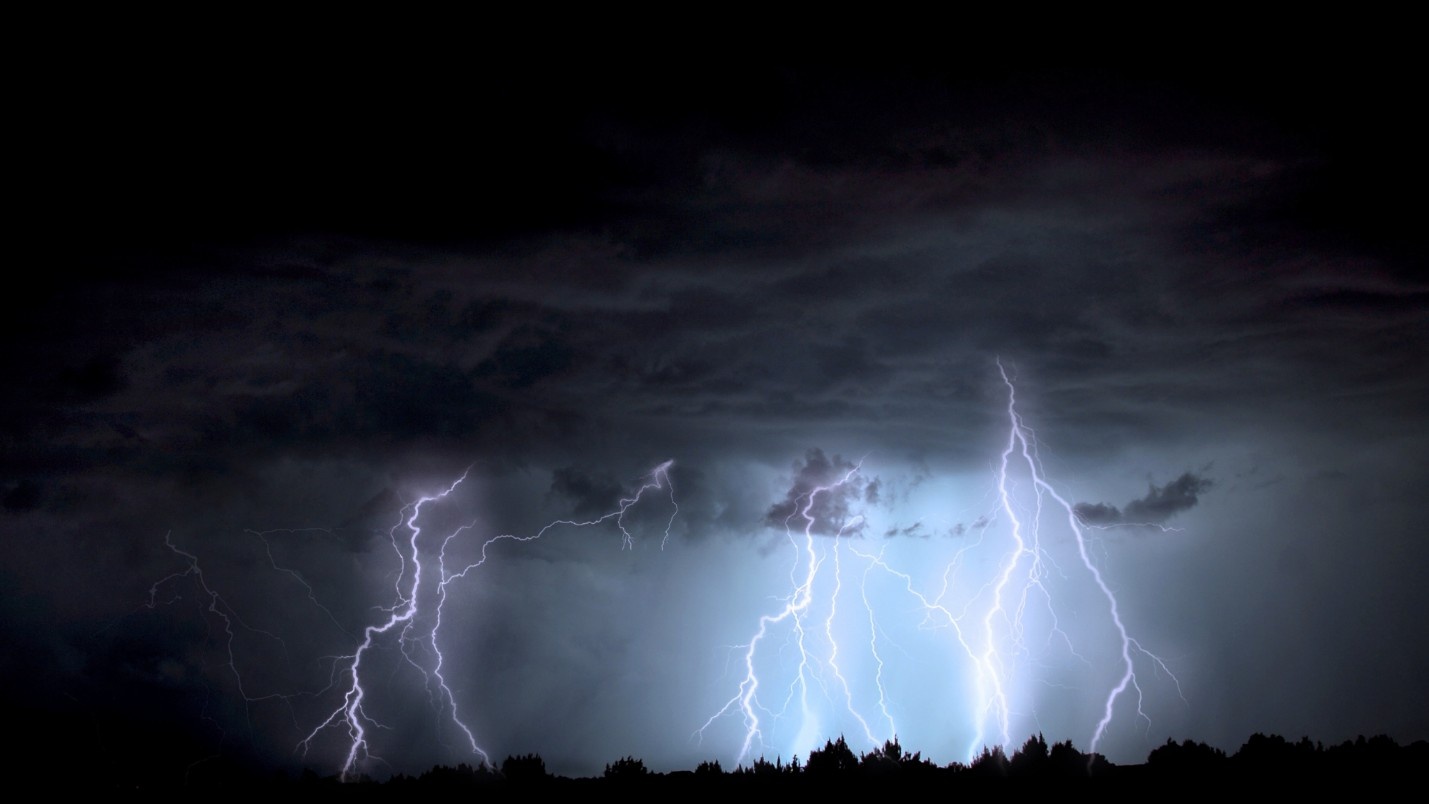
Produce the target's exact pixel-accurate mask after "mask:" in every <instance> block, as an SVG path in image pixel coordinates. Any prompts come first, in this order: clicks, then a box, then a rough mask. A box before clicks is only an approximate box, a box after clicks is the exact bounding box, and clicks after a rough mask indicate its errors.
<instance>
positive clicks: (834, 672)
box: [692, 362, 1180, 764]
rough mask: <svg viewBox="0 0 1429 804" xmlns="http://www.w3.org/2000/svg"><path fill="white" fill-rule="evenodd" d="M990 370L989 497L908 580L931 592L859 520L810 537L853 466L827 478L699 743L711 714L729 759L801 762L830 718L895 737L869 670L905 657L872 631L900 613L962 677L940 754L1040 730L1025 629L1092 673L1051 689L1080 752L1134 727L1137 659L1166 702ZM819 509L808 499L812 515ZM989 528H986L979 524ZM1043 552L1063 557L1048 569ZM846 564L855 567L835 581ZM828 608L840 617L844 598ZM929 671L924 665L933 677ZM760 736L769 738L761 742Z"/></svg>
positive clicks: (1082, 529) (796, 528)
mask: <svg viewBox="0 0 1429 804" xmlns="http://www.w3.org/2000/svg"><path fill="white" fill-rule="evenodd" d="M998 369H999V372H1000V373H1001V376H1002V380H1003V382H1004V384H1005V385H1006V388H1007V413H1006V415H1007V438H1006V441H1005V446H1004V447H1003V449H1002V452H1001V455H1000V458H999V460H998V462H997V464H996V468H995V472H994V473H995V484H994V485H995V490H994V492H993V494H992V496H993V497H994V498H995V499H994V500H993V501H992V503H991V505H990V509H991V510H989V511H988V512H987V514H986V515H985V517H984V518H983V519H982V520H981V522H982V523H983V527H981V528H979V529H977V531H976V532H975V533H974V531H972V530H969V531H968V534H969V539H968V541H967V542H965V543H963V544H962V545H961V546H960V547H959V548H957V549H956V550H955V551H953V555H952V556H951V558H950V559H949V560H948V561H947V563H946V564H945V565H944V568H943V571H942V572H941V574H940V576H939V579H938V581H936V582H934V583H927V582H926V581H924V584H925V585H927V586H934V587H936V591H929V590H925V589H920V588H919V581H918V580H917V579H915V577H914V574H913V573H911V572H906V571H903V570H902V569H899V568H896V567H895V566H894V565H893V563H892V562H891V561H890V560H887V559H886V557H885V552H886V551H884V550H881V549H876V548H870V547H869V545H870V544H871V541H870V540H868V539H862V538H859V536H860V532H861V530H862V529H863V526H864V525H865V524H866V523H865V521H864V516H863V515H862V514H853V513H848V514H845V515H844V516H845V517H846V519H847V521H843V522H826V523H824V527H823V530H822V533H821V534H816V520H817V518H818V517H817V512H816V509H817V508H818V507H819V506H820V504H821V498H823V497H824V496H825V495H830V496H831V497H835V496H839V495H842V496H844V498H845V499H847V498H849V497H851V496H856V492H857V487H856V484H857V483H858V475H859V472H860V471H861V469H862V462H860V464H859V465H856V466H854V467H852V468H850V469H848V470H847V471H846V472H845V473H844V474H843V475H842V477H838V478H836V479H834V480H832V481H831V482H828V483H827V484H826V485H822V486H818V487H815V488H812V489H810V490H808V491H807V492H805V493H804V494H803V495H802V496H800V497H799V498H798V500H797V501H796V506H795V510H794V512H793V513H791V514H790V515H789V517H788V519H787V520H786V521H785V532H786V535H787V537H788V540H789V545H790V547H791V549H792V552H793V556H794V559H793V564H792V567H791V569H790V573H789V591H788V592H787V594H785V595H783V596H781V598H780V599H779V601H780V602H779V604H778V608H777V610H775V611H772V612H771V613H768V614H765V615H763V616H761V617H760V618H759V621H758V625H757V628H756V629H755V630H754V633H753V635H752V636H751V637H750V638H749V639H748V641H747V642H744V643H743V644H740V645H737V646H734V647H733V648H732V649H733V650H734V652H735V655H736V656H737V657H738V660H737V662H735V664H736V665H737V666H738V667H740V668H741V669H742V678H740V680H739V684H738V688H737V690H736V691H735V693H734V695H733V696H731V697H730V698H729V699H728V700H727V701H726V702H725V703H724V705H723V706H722V707H720V708H719V709H718V710H717V711H716V712H715V713H714V714H713V715H712V716H710V717H709V719H708V720H706V721H705V722H704V724H703V725H702V726H700V728H699V729H697V730H696V731H695V733H694V735H692V737H693V738H695V739H699V740H703V738H704V737H705V736H706V735H707V733H708V732H709V731H710V730H711V729H712V728H714V727H715V726H716V724H717V722H719V721H721V720H723V719H726V718H731V717H733V718H736V719H738V720H742V725H743V737H742V740H741V742H740V745H739V751H738V754H737V756H736V761H737V762H738V763H740V764H743V763H744V762H745V761H747V760H750V759H752V758H756V757H761V756H764V755H765V754H767V753H774V752H777V753H779V754H780V755H782V756H790V755H795V756H797V755H798V754H801V753H802V754H804V755H805V756H808V753H809V752H810V751H811V750H813V749H816V748H818V747H819V746H820V745H821V744H822V743H823V741H824V740H826V739H828V738H830V737H831V736H832V735H830V734H828V733H827V732H828V731H831V730H832V729H831V728H830V727H831V726H832V724H834V723H841V724H843V726H844V727H846V728H848V729H850V730H851V731H852V733H851V734H848V735H847V737H849V738H850V741H851V743H852V742H854V741H858V740H861V741H862V742H864V743H866V744H867V745H868V746H870V748H873V749H877V748H879V747H881V746H882V745H883V744H884V742H885V741H887V740H896V739H897V737H898V724H897V722H895V720H896V718H895V712H896V711H898V708H897V707H895V706H894V705H893V699H894V695H892V694H891V689H890V684H888V683H887V682H886V680H885V671H886V670H889V669H891V668H890V667H889V665H890V663H891V662H892V657H894V656H895V654H900V653H901V654H902V655H903V656H908V657H909V658H911V655H910V654H908V652H907V651H906V650H903V647H902V645H900V644H899V643H898V642H896V641H894V639H893V638H892V637H891V636H889V634H888V631H889V630H891V629H889V628H885V627H884V625H881V624H880V623H883V622H886V621H887V620H888V619H889V618H890V617H895V616H897V617H905V618H906V616H907V614H908V613H909V612H911V613H912V614H913V615H914V616H915V617H916V618H917V619H918V620H919V624H918V628H919V629H920V630H932V631H933V632H935V633H940V634H946V639H947V640H949V643H948V645H949V648H948V650H946V651H945V652H943V653H942V654H941V655H944V656H951V657H953V658H952V660H951V663H952V664H955V665H958V667H956V668H953V667H949V668H946V672H943V673H942V675H943V677H944V678H946V679H947V681H945V682H944V683H946V684H949V685H955V684H957V683H958V682H956V681H954V680H953V678H954V676H955V675H956V676H957V677H958V678H962V679H964V680H966V681H968V682H970V683H964V684H963V686H964V687H966V688H967V691H966V693H965V694H966V699H965V700H964V701H962V702H961V704H960V705H959V706H957V710H958V711H954V712H949V713H948V720H950V721H951V720H955V719H958V718H959V717H960V716H961V717H962V718H965V720H966V722H965V723H964V724H963V726H962V727H961V728H959V730H958V731H959V732H960V733H964V734H967V735H969V739H968V742H967V743H965V744H963V745H961V746H957V747H954V749H953V750H961V752H962V753H963V755H964V756H965V757H966V758H969V759H971V758H973V757H975V756H976V754H977V752H979V751H980V750H983V749H986V748H989V747H992V746H999V747H1003V748H1004V749H1005V750H1008V751H1010V749H1011V748H1015V747H1017V746H1016V744H1015V743H1014V742H1013V741H1014V738H1015V737H1018V736H1019V735H1018V734H1016V733H1015V726H1014V723H1015V722H1016V723H1026V722H1030V723H1032V724H1036V723H1040V720H1039V718H1038V712H1037V711H1036V704H1035V702H1032V701H1031V698H1033V697H1034V696H1031V695H1026V694H1020V693H1019V690H1020V689H1022V688H1026V687H1029V686H1033V687H1034V688H1035V686H1036V683H1035V682H1034V683H1033V684H1032V685H1029V684H1028V683H1027V680H1026V677H1027V676H1036V675H1038V671H1039V669H1040V667H1039V662H1040V661H1041V659H1040V656H1041V652H1039V651H1034V650H1032V648H1033V647H1034V646H1032V645H1031V644H1030V642H1031V639H1030V637H1031V634H1030V633H1029V632H1030V631H1031V630H1032V629H1033V628H1034V627H1035V628H1036V629H1037V631H1038V634H1039V635H1041V636H1042V639H1043V641H1044V643H1045V645H1044V646H1041V647H1045V646H1046V645H1054V643H1055V647H1056V648H1058V649H1060V651H1061V652H1062V653H1063V654H1064V655H1065V657H1067V658H1068V659H1069V660H1070V661H1073V662H1076V663H1078V664H1079V665H1082V666H1085V668H1086V672H1085V673H1084V675H1083V676H1082V677H1081V678H1082V679H1083V680H1084V683H1086V682H1085V680H1086V679H1096V682H1095V683H1096V684H1097V687H1096V689H1086V688H1085V687H1081V688H1078V689H1075V690H1071V689H1069V690H1063V691H1062V694H1064V695H1075V696H1078V697H1079V698H1081V699H1084V700H1086V699H1090V700H1095V701H1096V702H1097V703H1096V704H1095V705H1094V706H1093V707H1089V708H1094V710H1095V714H1094V715H1093V718H1094V719H1095V723H1094V724H1093V723H1091V722H1088V723H1087V724H1086V728H1087V733H1086V734H1085V735H1084V736H1081V737H1079V738H1078V739H1077V741H1076V742H1077V743H1078V744H1079V745H1082V746H1086V745H1088V742H1084V740H1089V748H1090V751H1091V752H1092V753H1093V754H1095V753H1096V752H1097V750H1098V747H1099V746H1100V745H1101V743H1102V741H1103V738H1104V737H1105V736H1106V734H1107V730H1108V727H1109V726H1111V724H1112V722H1113V720H1114V718H1115V717H1116V715H1117V713H1118V710H1119V709H1121V708H1124V707H1130V708H1132V709H1134V711H1135V714H1136V717H1137V718H1138V719H1140V720H1141V721H1144V722H1145V724H1146V725H1147V726H1148V727H1149V726H1150V719H1149V717H1148V716H1147V715H1146V713H1145V710H1144V701H1143V688H1142V682H1141V680H1140V679H1138V676H1137V670H1138V665H1139V664H1142V663H1144V664H1145V665H1146V666H1149V667H1150V668H1151V669H1152V670H1154V671H1156V672H1157V673H1164V674H1165V675H1166V676H1167V677H1168V678H1169V679H1170V681H1171V683H1172V684H1174V685H1175V688H1176V692H1177V694H1178V695H1179V694H1180V683H1179V681H1178V680H1177V679H1176V677H1175V676H1174V675H1173V674H1171V671H1170V669H1169V668H1168V667H1167V665H1166V663H1165V662H1163V661H1162V660H1161V659H1160V658H1159V657H1158V656H1156V655H1155V654H1152V653H1151V652H1150V651H1148V650H1146V649H1145V648H1143V647H1142V645H1141V643H1139V642H1138V641H1137V640H1136V639H1135V638H1134V637H1133V636H1132V635H1131V633H1130V631H1129V630H1128V628H1127V626H1126V623H1125V622H1124V621H1123V618H1122V608H1121V606H1120V604H1119V602H1118V600H1117V596H1116V594H1115V593H1114V591H1113V589H1112V586H1111V585H1110V584H1109V583H1108V582H1107V580H1106V578H1105V577H1104V576H1103V574H1102V571H1101V569H1099V568H1098V566H1097V564H1096V563H1094V562H1093V560H1092V556H1091V555H1090V554H1089V552H1088V546H1089V545H1088V537H1087V529H1088V526H1087V525H1086V524H1084V523H1083V522H1081V521H1080V520H1079V519H1078V517H1077V515H1076V513H1075V511H1074V507H1073V505H1072V503H1071V502H1069V501H1068V500H1067V499H1066V498H1065V497H1063V496H1062V495H1061V494H1059V493H1058V492H1057V490H1056V489H1055V488H1053V486H1052V485H1051V484H1050V483H1049V482H1048V481H1047V480H1046V478H1045V476H1044V472H1043V469H1042V464H1041V460H1040V459H1039V457H1038V454H1037V442H1036V438H1035V435H1034V433H1033V431H1032V430H1031V428H1029V427H1028V426H1027V425H1025V424H1024V423H1023V420H1022V417H1021V415H1020V414H1019V413H1018V411H1017V404H1016V403H1017V399H1016V389H1015V387H1014V384H1013V382H1012V380H1011V379H1010V378H1009V376H1008V374H1007V371H1006V369H1005V368H1003V366H1002V365H1001V363H1000V362H999V363H998ZM829 502H830V501H829V500H827V499H825V500H822V503H823V504H824V505H825V506H826V507H827V506H828V503H829ZM829 510H833V509H832V508H830V509H829ZM999 521H1000V525H1001V526H1000V527H999V528H997V529H996V530H995V531H994V530H993V529H991V528H989V527H987V525H989V524H991V523H994V522H999ZM1057 521H1064V522H1065V529H1062V528H1060V527H1059V528H1057V529H1056V535H1050V534H1049V533H1048V531H1050V530H1051V529H1052V525H1053V524H1055V523H1056V522H1057ZM835 531H836V532H835ZM1004 534H1005V535H1004ZM830 537H832V538H830ZM1054 548H1055V549H1054ZM973 551H978V553H979V556H980V558H981V564H980V567H981V574H980V575H974V578H973V582H972V583H959V582H955V580H954V579H955V578H956V577H957V576H959V575H960V574H964V575H965V574H967V573H966V571H965V570H966V566H965V565H966V564H969V563H971V558H972V557H971V553H972V552H973ZM845 552H847V553H849V554H851V556H852V559H850V558H848V557H846V556H844V555H843V554H844V553H845ZM989 554H990V555H991V556H992V558H990V559H989V558H988V556H989ZM1057 555H1061V556H1063V559H1062V561H1061V562H1060V563H1059V562H1058V561H1057V559H1056V556H1057ZM830 559H832V560H830ZM850 565H854V566H855V567H861V569H860V570H859V571H858V572H856V573H854V572H851V571H850V570H849V569H847V568H848V567H849V566H850ZM920 569H922V568H920ZM845 574H849V575H850V576H851V578H852V577H856V578H857V579H858V581H857V582H858V586H859V594H858V600H857V601H856V603H855V604H854V607H855V608H854V611H853V612H852V613H851V614H848V613H846V614H844V615H843V618H844V619H843V622H844V623H845V624H844V625H842V626H840V627H837V628H836V626H835V621H836V620H837V619H839V618H840V597H841V596H842V595H844V594H845V583H844V576H845ZM874 576H878V577H881V578H883V579H884V580H883V584H884V586H883V587H880V588H881V589H888V588H894V589H896V590H897V591H898V593H899V594H901V595H903V596H904V597H903V600H904V601H905V603H904V604H903V605H902V606H893V607H891V609H892V611H890V607H889V606H888V605H887V601H888V600H889V598H888V596H887V594H883V595H879V596H877V600H878V605H875V603H874V597H873V596H871V595H870V592H869V589H870V585H871V583H872V579H873V578H874ZM1052 580H1055V581H1056V583H1052V582H1051V581H1052ZM1068 588H1076V589H1077V591H1076V592H1075V593H1074V594H1075V595H1076V599H1075V602H1074V603H1068V604H1066V605H1065V606H1064V605H1063V602H1062V601H1061V600H1060V599H1059V595H1058V592H1059V590H1061V589H1068ZM859 607H861V610H860V608H859ZM1064 608H1065V609H1066V610H1065V611H1064ZM844 609H845V611H847V610H848V609H849V606H848V605H847V603H846V604H845V606H844ZM1033 621H1035V622H1036V624H1037V625H1036V626H1034V625H1032V623H1033ZM1072 621H1075V622H1076V624H1077V625H1078V629H1077V630H1078V631H1080V632H1091V633H1093V634H1094V638H1093V639H1091V640H1089V641H1090V642H1092V643H1093V649H1092V650H1085V649H1080V648H1079V645H1078V643H1077V641H1076V640H1074V639H1073V638H1072V636H1070V635H1069V633H1068V628H1070V623H1071V622H1072ZM1064 623H1066V624H1068V628H1064V627H1063V626H1064ZM850 632H853V633H860V634H861V636H860V637H859V638H858V644H859V645H861V647H860V648H858V650H859V651H860V652H861V653H862V656H860V659H861V666H862V668H863V671H862V678H864V679H865V681H864V684H865V685H866V687H867V689H865V690H863V691H862V694H860V695H859V696H858V698H859V701H858V702H856V700H855V695H854V692H853V689H852V688H851V686H850V681H849V677H848V675H847V674H846V673H845V670H844V669H843V667H842V666H841V662H843V661H845V657H846V656H847V655H849V652H850V651H851V650H853V648H854V647H855V646H853V645H847V644H844V645H841V643H840V640H841V639H843V640H844V641H845V642H847V641H848V634H849V633H850ZM1043 652H1045V651H1043ZM1034 654H1036V655H1034ZM1143 669H1144V668H1143ZM736 674H738V671H737V672H736ZM937 675H938V671H936V670H935V671H934V673H933V676H934V677H935V678H936V677H937ZM934 683H937V682H934ZM1042 683H1043V684H1046V685H1052V684H1053V683H1054V682H1050V681H1046V680H1042ZM898 691H899V692H907V691H908V685H900V686H899V687H898ZM924 692H926V691H924ZM920 697H927V696H926V695H923V696H920ZM905 703H912V702H905ZM1089 720H1090V719H1089ZM791 721H792V722H791ZM776 728H777V729H778V730H779V734H780V735H782V736H781V737H779V738H775V737H773V734H772V733H773V731H774V730H775V729H776ZM1038 730H1040V729H1038ZM790 734H792V735H793V736H792V739H789V738H788V735H790ZM1020 736H1022V737H1026V736H1030V732H1029V733H1027V734H1022V735H1020ZM928 747H929V748H935V747H932V746H928Z"/></svg>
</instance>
